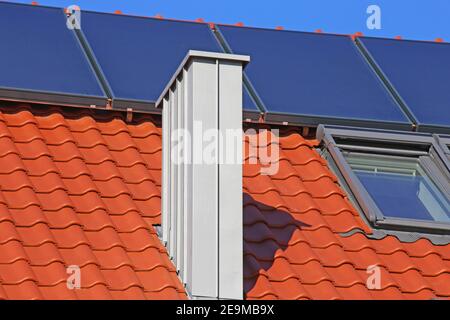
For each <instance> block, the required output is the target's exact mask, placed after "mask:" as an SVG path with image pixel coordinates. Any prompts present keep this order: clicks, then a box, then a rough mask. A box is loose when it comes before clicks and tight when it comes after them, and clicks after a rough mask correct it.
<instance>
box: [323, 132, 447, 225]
mask: <svg viewBox="0 0 450 320" xmlns="http://www.w3.org/2000/svg"><path fill="white" fill-rule="evenodd" d="M317 139H318V140H319V141H320V142H321V143H322V146H323V147H324V148H325V149H326V152H327V153H328V154H329V156H330V159H329V160H330V161H332V165H333V166H334V167H335V169H336V170H338V171H339V175H340V176H341V178H342V179H341V180H343V181H341V182H343V184H344V185H345V186H346V187H347V188H346V189H347V190H348V191H349V193H350V195H349V196H350V197H351V198H352V199H353V200H354V201H355V202H356V204H357V207H359V208H360V210H361V211H362V213H363V214H364V216H365V217H366V218H367V220H368V221H369V223H370V224H371V225H372V226H373V227H374V228H379V229H390V230H398V231H414V232H422V233H424V232H426V233H438V234H450V223H448V222H439V221H424V220H416V219H407V218H392V217H387V216H385V215H384V214H383V212H382V211H381V209H379V208H378V206H377V205H376V203H375V201H374V199H373V198H372V196H371V195H370V194H369V192H368V191H367V190H366V188H365V187H364V185H363V184H362V182H361V181H360V180H359V178H358V177H357V176H356V173H355V172H354V171H353V169H352V168H351V166H350V164H349V163H348V161H347V159H346V156H345V155H344V152H347V151H350V152H355V153H361V154H364V153H366V154H368V153H370V154H375V155H377V156H379V157H381V158H382V157H383V155H386V156H400V157H402V156H403V157H416V159H417V160H418V161H419V163H420V165H423V164H422V161H421V159H420V158H419V157H423V156H427V158H429V159H430V160H431V162H432V164H433V165H431V168H430V167H428V166H426V164H425V166H426V168H423V169H424V170H425V171H426V173H427V175H429V178H430V179H431V181H432V182H433V183H434V184H435V185H436V186H437V187H438V188H439V189H440V190H441V192H442V187H443V186H445V185H449V184H450V160H449V156H450V150H445V149H444V148H443V144H442V143H445V144H447V143H450V136H448V137H447V136H446V137H444V139H443V137H442V136H439V137H436V136H433V135H432V134H427V133H417V132H400V131H391V130H382V129H364V128H350V127H340V126H324V125H320V126H319V127H318V129H317ZM346 139H347V140H349V139H350V140H351V141H353V143H352V144H347V145H345V144H342V143H339V141H341V140H344V141H345V140H346ZM336 140H338V143H337V142H336ZM358 142H359V143H360V144H359V145H358ZM355 143H356V144H355ZM380 144H381V145H383V144H386V145H391V146H394V145H395V146H396V147H393V148H383V147H380V146H374V145H380ZM445 146H446V145H445ZM426 149H428V152H426V151H424V150H426ZM447 149H448V148H447ZM447 152H449V153H447ZM444 190H445V189H444ZM443 195H444V197H446V198H447V199H449V200H450V196H448V195H446V194H445V193H444V192H443Z"/></svg>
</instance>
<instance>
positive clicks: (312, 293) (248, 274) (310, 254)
mask: <svg viewBox="0 0 450 320" xmlns="http://www.w3.org/2000/svg"><path fill="white" fill-rule="evenodd" d="M246 143H247V144H248V142H246ZM315 147H316V141H314V140H307V139H304V138H303V137H302V136H301V135H300V134H298V133H296V132H295V131H290V132H287V133H285V134H282V135H281V137H280V148H281V152H280V162H279V168H280V170H279V172H278V173H277V174H275V175H273V176H260V175H259V171H260V166H259V165H258V164H255V165H250V164H245V165H244V193H245V194H244V240H245V248H244V250H245V252H244V256H245V260H244V261H245V272H244V284H245V286H244V287H245V291H246V292H245V293H246V298H247V299H259V298H265V297H270V298H279V299H304V298H306V299H431V298H449V297H450V295H449V288H450V259H449V254H450V245H446V246H437V245H433V244H432V243H431V242H429V241H428V240H425V239H421V240H418V241H416V242H413V243H402V242H400V241H399V240H398V239H397V238H395V237H393V236H387V237H385V238H384V239H382V240H371V239H369V238H367V237H366V236H365V235H363V234H362V233H355V234H353V235H351V236H348V237H343V236H341V235H340V234H342V233H346V232H349V231H352V230H355V229H360V230H364V231H365V232H366V233H368V234H370V233H371V232H372V231H371V229H370V227H368V226H367V225H366V224H365V223H364V221H363V220H362V219H361V218H360V216H359V214H358V212H357V211H356V210H355V209H354V208H353V207H352V205H351V204H350V202H349V201H348V199H347V198H346V196H345V193H344V192H343V191H342V189H341V188H340V187H339V185H338V184H337V179H336V177H335V176H334V175H333V174H332V173H331V172H330V170H329V169H328V168H327V165H326V162H325V161H324V160H323V159H322V158H321V157H320V155H319V154H318V153H317V152H316V151H315V150H314V148H315ZM371 265H377V266H379V267H380V272H381V289H379V290H376V289H374V290H369V289H368V288H367V286H366V281H367V279H368V277H369V274H368V273H367V267H368V266H371Z"/></svg>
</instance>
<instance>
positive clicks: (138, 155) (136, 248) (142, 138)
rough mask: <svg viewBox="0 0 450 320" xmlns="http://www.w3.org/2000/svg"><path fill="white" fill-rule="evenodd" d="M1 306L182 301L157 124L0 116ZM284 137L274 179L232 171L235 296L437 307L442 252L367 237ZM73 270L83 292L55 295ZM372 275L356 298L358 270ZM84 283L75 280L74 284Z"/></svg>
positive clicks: (69, 113) (448, 278) (24, 113)
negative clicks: (237, 236) (376, 276)
mask: <svg viewBox="0 0 450 320" xmlns="http://www.w3.org/2000/svg"><path fill="white" fill-rule="evenodd" d="M0 111H1V113H0V141H1V148H0V190H1V192H0V206H1V209H0V298H9V299H18V298H24V299H27V298H44V299H52V298H80V299H92V298H94V299H95V298H96V299H102V298H105V299H110V298H119V299H120V298H150V299H154V298H160V299H164V298H172V299H176V298H185V293H184V290H183V287H182V285H181V284H180V282H179V280H178V278H177V277H176V273H175V270H174V267H173V266H172V264H171V262H170V260H169V259H168V256H167V253H166V250H165V248H164V247H163V246H162V245H161V244H160V242H159V240H158V238H157V236H156V232H155V230H154V228H153V227H152V224H155V223H159V221H160V185H161V182H160V175H161V172H160V170H161V138H160V128H159V127H158V124H157V123H158V122H157V121H156V120H155V119H152V118H151V117H148V116H146V117H142V119H140V120H138V121H136V123H133V124H127V123H126V122H125V121H124V120H123V117H122V116H121V115H120V114H117V113H113V112H108V113H104V114H99V113H98V112H91V111H90V110H82V109H70V110H64V109H60V108H49V107H42V108H39V107H33V108H30V107H27V106H23V107H18V106H16V105H14V106H11V105H7V106H5V107H2V108H0ZM316 144H317V143H316V141H314V140H307V139H304V138H303V137H302V136H301V135H300V134H299V133H298V132H296V131H290V132H286V133H285V134H283V136H282V137H281V138H280V145H281V154H280V156H281V158H280V162H279V164H280V170H279V172H278V173H277V174H276V175H274V176H263V175H260V174H259V172H260V167H259V165H250V164H246V165H244V240H245V248H244V267H245V269H244V287H245V294H246V298H248V299H271V298H272V299H273V298H275V299H276V298H278V299H430V298H448V297H450V285H449V284H450V245H447V246H436V245H433V244H432V243H431V242H429V241H428V240H425V239H421V240H418V241H416V242H413V243H402V242H400V241H399V240H398V239H397V238H395V237H393V236H388V237H386V238H384V239H382V240H371V239H369V238H367V237H366V236H365V235H364V234H362V233H355V234H354V235H352V236H349V237H343V236H341V235H340V234H341V233H345V232H348V231H351V230H354V229H355V228H359V229H361V230H364V231H365V232H367V233H371V229H370V228H369V227H368V226H367V225H365V223H364V222H363V221H362V219H361V218H360V217H359V215H358V213H357V212H356V211H355V210H354V209H353V207H352V205H351V204H350V203H349V201H348V200H347V198H346V196H345V194H344V192H343V191H342V190H341V189H340V188H339V186H338V185H337V183H336V181H337V180H336V178H335V177H334V176H333V174H332V173H331V172H330V171H329V169H328V168H327V165H326V162H325V161H324V160H323V159H322V158H321V157H320V155H319V154H318V153H317V152H316V151H315V150H314V148H315V147H316ZM74 264H75V265H79V266H80V267H81V271H82V287H83V288H82V289H81V290H75V291H72V290H68V289H67V288H66V279H67V274H66V270H65V267H66V266H68V265H74ZM369 265H378V266H380V268H381V275H382V277H381V290H368V289H367V288H366V285H365V284H366V279H367V277H368V274H367V273H366V268H367V266H369ZM83 275H84V276H83Z"/></svg>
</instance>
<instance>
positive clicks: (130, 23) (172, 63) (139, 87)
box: [81, 11, 222, 109]
mask: <svg viewBox="0 0 450 320" xmlns="http://www.w3.org/2000/svg"><path fill="white" fill-rule="evenodd" d="M81 30H82V31H83V34H84V36H85V37H86V40H87V41H88V43H89V45H90V47H91V50H92V52H93V53H94V55H95V58H96V60H97V63H98V64H99V66H100V68H101V70H102V72H103V74H104V76H105V77H106V80H107V82H108V83H109V86H110V88H111V92H112V95H113V99H114V102H113V103H114V105H115V106H116V107H134V108H136V109H138V108H142V109H148V108H149V105H151V104H152V103H154V102H156V100H157V99H158V97H159V95H160V94H161V92H162V91H163V90H164V87H165V86H166V85H167V83H168V81H169V80H170V78H171V77H172V75H173V73H174V72H175V71H176V70H177V68H178V66H179V64H180V63H181V61H182V60H183V58H184V57H185V56H186V54H187V53H188V51H189V50H202V51H213V52H222V50H221V48H220V46H219V45H218V42H217V40H216V39H215V38H214V35H213V34H212V32H211V31H210V30H209V26H208V25H207V24H204V23H194V22H180V21H168V20H161V19H154V18H143V17H132V16H126V15H113V14H104V13H95V12H84V11H83V12H82V15H81ZM139 102H142V104H141V105H140V104H139Z"/></svg>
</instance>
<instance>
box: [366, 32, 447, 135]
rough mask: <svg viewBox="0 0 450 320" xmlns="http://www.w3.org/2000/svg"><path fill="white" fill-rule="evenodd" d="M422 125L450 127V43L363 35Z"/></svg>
mask: <svg viewBox="0 0 450 320" xmlns="http://www.w3.org/2000/svg"><path fill="white" fill-rule="evenodd" d="M359 41H360V43H361V44H362V47H363V48H365V49H366V50H367V51H368V53H369V54H370V56H371V58H372V59H373V60H374V62H375V63H376V64H377V65H378V67H379V68H380V69H381V71H382V73H383V74H384V76H385V77H386V78H387V80H388V81H389V82H390V83H391V84H392V86H393V87H394V88H395V90H396V92H397V93H398V94H399V96H400V97H401V99H402V100H403V101H404V103H405V104H406V106H407V107H408V108H409V110H410V111H411V112H412V113H413V114H414V116H415V118H416V119H417V122H418V124H419V129H420V128H421V127H422V128H424V129H426V127H431V128H432V127H435V126H437V127H439V126H443V127H447V128H448V130H450V90H449V83H450V59H449V57H450V44H445V43H432V42H419V41H403V40H402V41H400V40H393V39H378V38H361V39H360V40H359Z"/></svg>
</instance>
